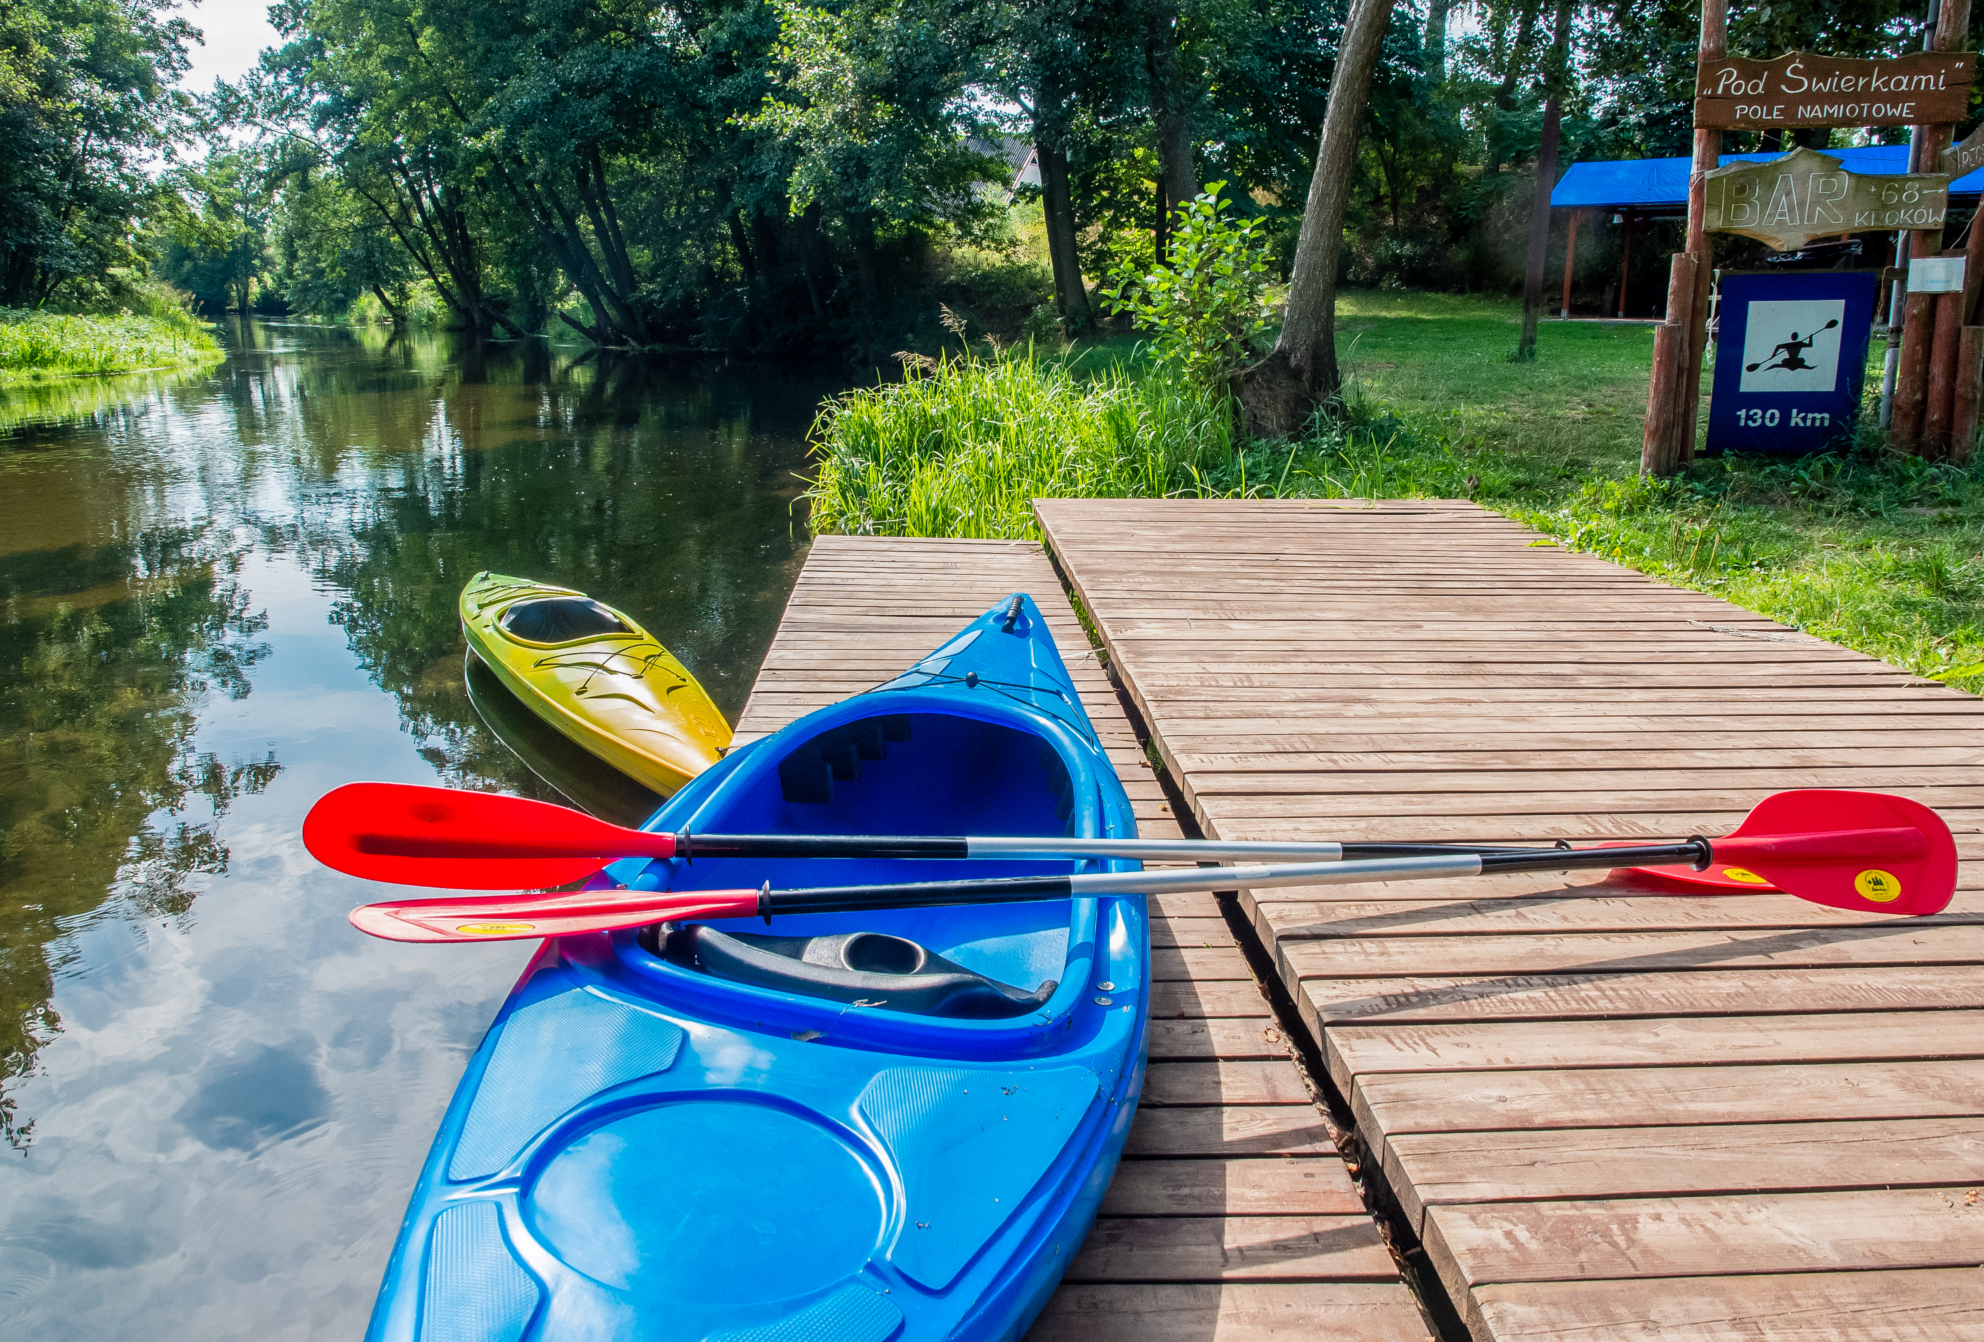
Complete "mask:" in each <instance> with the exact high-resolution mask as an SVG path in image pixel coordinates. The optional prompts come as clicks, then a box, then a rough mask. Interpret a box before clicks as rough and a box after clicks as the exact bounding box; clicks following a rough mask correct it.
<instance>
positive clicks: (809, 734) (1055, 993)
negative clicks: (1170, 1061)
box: [368, 596, 1150, 1342]
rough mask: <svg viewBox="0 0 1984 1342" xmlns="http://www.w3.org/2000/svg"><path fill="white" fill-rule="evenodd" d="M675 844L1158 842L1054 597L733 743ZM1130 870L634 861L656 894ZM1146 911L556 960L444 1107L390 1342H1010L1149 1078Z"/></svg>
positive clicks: (570, 949) (381, 1316)
mask: <svg viewBox="0 0 1984 1342" xmlns="http://www.w3.org/2000/svg"><path fill="white" fill-rule="evenodd" d="M648 828H651V829H666V830H673V831H680V830H685V829H686V830H689V831H691V832H692V833H693V832H694V831H698V830H700V831H703V832H705V833H780V832H782V833H792V834H981V835H1061V836H1083V837H1124V838H1128V837H1133V836H1134V835H1135V834H1136V822H1135V819H1134V818H1133V816H1132V815H1131V811H1130V803H1129V798H1128V797H1127V796H1126V795H1125V794H1124V791H1123V787H1122V784H1121V783H1120V782H1119V781H1118V780H1117V778H1116V774H1115V771H1114V770H1113V769H1112V768H1111V767H1110V764H1109V761H1108V760H1107V758H1105V756H1104V754H1103V752H1102V749H1101V746H1100V744H1099V742H1098V741H1097V739H1096V735H1095V729H1094V727H1093V726H1092V725H1091V724H1090V722H1089V720H1088V716H1087V714H1086V713H1085V712H1083V710H1082V707H1081V703H1080V701H1079V700H1078V699H1077V697H1076V695H1075V692H1074V690H1073V687H1072V685H1071V683H1070V680H1069V677H1068V672H1067V668H1066V666H1065V665H1064V664H1063V663H1062V660H1061V657H1060V654H1059V653H1058V652H1057V651H1056V649H1055V647H1054V642H1053V639H1052V638H1051V637H1050V635H1049V634H1048V632H1047V628H1046V624H1045V622H1044V621H1043V620H1042V619H1041V617H1040V612H1039V610H1038V609H1037V608H1036V607H1035V606H1034V605H1033V603H1032V601H1030V600H1028V599H1027V598H1025V597H1022V596H1015V597H1013V598H1012V599H1011V600H1010V601H1005V602H1001V603H1000V604H999V605H998V606H997V607H995V608H994V609H993V610H992V611H990V612H988V613H987V614H986V615H985V616H984V617H983V618H981V619H979V620H977V621H975V622H974V623H972V624H971V625H970V626H968V627H967V628H966V629H964V630H963V631H962V632H961V633H959V634H958V635H957V637H955V638H953V639H952V640H950V641H949V642H948V643H946V644H945V645H944V646H943V647H941V648H939V649H937V651H935V652H933V653H931V654H930V655H929V656H927V657H925V658H923V659H922V660H921V661H919V662H917V663H916V664H915V665H914V666H912V667H910V668H909V669H908V670H907V671H906V672H904V673H903V674H902V675H899V676H897V677H896V678H895V679H893V680H891V681H889V682H887V683H886V684H883V685H880V686H878V687H876V688H875V689H872V690H869V691H867V692H866V693H863V694H858V695H855V696H854V697H853V698H850V699H847V700H845V701H843V702H841V703H838V704H834V705H833V706H831V707H828V708H824V709H821V710H820V711H819V712H816V713H812V714H809V715H808V716H806V717H804V718H801V719H800V720H799V721H797V722H795V723H793V724H792V725H791V726H789V727H787V728H785V729H784V730H783V731H781V732H778V733H777V734H776V735H773V736H769V737H766V738H764V739H762V740H760V741H757V742H754V743H752V744H750V745H748V746H744V747H742V748H739V749H737V750H735V751H733V752H732V753H731V754H730V755H729V756H728V757H727V758H725V759H724V760H723V761H722V762H721V763H720V764H718V765H716V766H715V767H713V768H711V769H710V770H709V771H708V772H706V773H704V774H702V775H701V776H700V777H698V778H696V779H695V780H694V781H692V782H691V783H689V784H688V785H687V786H686V787H684V788H683V789H682V790H681V791H680V792H678V793H677V794H676V795H675V796H674V797H673V798H672V799H670V801H669V802H668V803H667V804H666V805H665V806H664V807H663V808H662V809H661V810H660V811H658V812H657V813H656V814H655V815H654V817H653V818H652V819H651V820H650V821H649V822H648ZM1116 869H1133V868H1132V867H1131V866H1130V864H1125V863H1114V864H1100V863H1093V862H1078V861H1071V860H1069V861H1006V862H988V861H969V860H958V861H915V862H909V861H886V860H870V859H810V860H809V859H774V860H754V859H722V858H698V859H696V860H695V861H694V862H693V863H684V862H682V861H681V860H679V859H675V860H668V861H653V862H651V861H647V860H644V859H630V860H628V861H625V862H621V863H617V864H615V866H614V867H613V868H611V869H610V873H609V874H608V875H607V876H606V877H604V878H602V879H603V881H604V882H605V883H608V884H614V883H617V884H625V885H627V886H630V887H632V888H636V889H670V890H696V889H729V888H756V887H758V886H761V885H762V884H764V883H765V882H767V881H769V882H770V883H771V885H772V886H773V887H774V888H789V887H795V886H809V887H810V886H822V885H844V884H862V883H874V882H893V881H910V880H945V879H951V878H959V877H982V876H994V875H997V876H1017V875H1029V874H1043V875H1044V874H1065V873H1069V872H1075V871H1097V870H1116ZM1149 946H1150V938H1149V930H1148V926H1147V924H1146V920H1145V912H1144V901H1143V897H1142V896H1140V895H1130V896H1103V897H1100V898H1078V899H1072V900H1061V901H1058V902H1051V903H1049V902H1041V903H1018V904H998V905H972V906H964V907H950V908H937V909H899V910H887V911H883V912H869V913H842V914H805V915H797V916H790V915H789V916H782V917H779V918H776V919H774V920H769V921H768V922H760V921H758V920H755V919H748V920H747V919H732V920H727V921H723V922H712V923H707V924H695V923H688V924H680V925H677V924H669V923H664V924H659V925H656V926H653V927H647V928H640V929H634V930H630V931H626V932H616V933H612V934H595V935H588V936H572V937H563V938H557V939H553V940H550V941H547V942H545V943H544V945H543V947H542V948H541V949H540V950H539V951H538V953H537V955H536V957H535V958H534V959H533V960H532V961H531V963H530V966H529V968H528V969H526V970H525V972H524V975H523V978H522V979H521V980H520V981H519V982H518V984H517V986H516V988H515V989H514V990H513V991H512V992H511V994H510V997H509V1000H508V1001H507V1002H506V1003H505V1004H504V1006H503V1009H502V1011H501V1012H500V1013H499V1014H498V1015H497V1018H496V1023H495V1024H494V1025H493V1026H492V1027H491V1028H490V1030H489V1034H488V1037H487V1038H486V1039H484V1040H483V1042H482V1046H481V1048H480V1049H478V1050H477V1052H476V1054H475V1057H474V1059H473V1060H472V1061H471V1062H470V1063H469V1066H468V1071H467V1074H466V1075H465V1076H464V1077H463V1078H462V1083H461V1088H460V1089H459V1090H458V1091H457V1092H456V1095H455V1098H454V1101H453V1103H452V1104H450V1105H449V1107H448V1112H447V1116H446V1117H445V1118H444V1119H443V1121H442V1124H441V1130H440V1133H439V1135H438V1136H437V1137H436V1138H435V1141H434V1148H433V1150H432V1152H431V1153H430V1154H429V1156H428V1159H427V1164H426V1167H425V1168H424V1169H423V1170H422V1171H421V1175H420V1181H419V1185H418V1187H417V1188H416V1189H415V1191H414V1195H413V1201H412V1206H411V1207H410V1208H409V1209H408V1211H407V1216H406V1221H405V1224H404V1225H403V1226H402V1227H401V1230H400V1236H399V1241H398V1243H397V1244H396V1246H395V1247H394V1250H393V1256H392V1260H391V1263H390V1264H389V1265H388V1267H387V1270H386V1279H385V1283H384V1285H383V1287H382V1288H381V1291H380V1295H379V1302H378V1305H377V1307H376V1308H375V1310H374V1312H373V1316H372V1325H371V1328H370V1330H369V1333H368V1338H370V1339H371V1340H372V1342H412V1340H413V1339H422V1340H423V1342H521V1340H522V1339H533V1340H535V1339H544V1340H547V1342H549V1340H552V1339H555V1340H556V1342H580V1340H581V1339H584V1340H585V1342H595V1340H599V1339H623V1338H624V1339H656V1340H657V1342H659V1340H660V1339H667V1340H668V1342H889V1340H890V1339H897V1338H899V1339H903V1342H910V1340H911V1339H916V1340H919V1342H922V1340H927V1342H940V1340H944V1339H957V1340H958V1342H978V1340H980V1339H983V1340H985V1342H1004V1340H1005V1339H1016V1338H1018V1337H1019V1336H1020V1335H1021V1334H1022V1333H1024V1332H1025V1331H1026V1329H1027V1327H1028V1325H1029V1324H1030V1323H1031V1322H1032V1321H1033V1318H1034V1316H1035V1315H1036V1314H1038V1313H1039V1311H1040V1309H1041V1307H1042V1306H1043V1305H1044V1304H1045V1303H1046V1302H1047V1298H1048V1295H1049V1294H1050V1293H1051V1292H1052V1291H1053V1289H1054V1287H1055V1285H1056V1283H1058V1282H1059V1281H1060V1279H1061V1274H1062V1273H1063V1271H1064V1270H1065V1269H1066V1268H1067V1265H1068V1262H1069V1260H1070V1259H1071V1258H1072V1257H1073V1255H1074V1253H1075V1251H1076V1250H1077V1249H1078V1248H1079V1247H1080V1245H1081V1242H1082V1238H1083V1236H1084V1235H1085V1234H1086V1233H1087V1231H1088V1228H1089V1224H1090V1222H1091V1221H1092V1220H1093V1219H1094V1217H1095V1212H1096V1207H1097V1206H1098V1205H1099V1204H1100V1202H1101V1200H1102V1195H1103V1192H1104V1190H1105V1189H1106V1188H1107V1187H1108V1184H1109V1180H1110V1177H1111V1175H1112V1174H1113V1173H1114V1171H1115V1168H1116V1164H1117V1161H1118V1158H1119V1157H1120V1156H1121V1155H1122V1151H1123V1143H1124V1140H1125V1138H1126V1137H1127V1136H1128V1134H1129V1128H1130V1121H1131V1118H1132V1116H1133V1114H1134V1113H1135V1110H1136V1106H1137V1097H1138V1093H1139V1091H1140V1090H1141V1088H1142V1085H1143V1072H1144V1055H1145V1051H1146V1045H1147V1043H1148V1036H1149V1017H1148V1011H1147V1006H1148V989H1149V980H1150V950H1149Z"/></svg>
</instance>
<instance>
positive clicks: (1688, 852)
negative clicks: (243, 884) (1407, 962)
mask: <svg viewBox="0 0 1984 1342" xmlns="http://www.w3.org/2000/svg"><path fill="white" fill-rule="evenodd" d="M1825 815H1830V816H1832V817H1833V818H1834V819H1836V820H1848V819H1851V820H1853V821H1856V822H1858V823H1857V824H1855V825H1854V826H1853V827H1851V828H1848V827H1844V826H1842V827H1839V828H1835V829H1831V830H1818V831H1804V830H1798V829H1794V828H1791V826H1792V825H1793V824H1796V823H1802V822H1805V821H1808V820H1810V819H1813V818H1819V817H1823V816H1825ZM1622 861H1624V862H1629V863H1631V864H1633V865H1635V866H1640V865H1645V866H1654V867H1658V866H1663V865H1671V864H1675V863H1684V862H1685V863H1688V864H1690V865H1700V866H1704V867H1707V866H1720V867H1725V868H1726V867H1727V866H1729V865H1732V864H1737V865H1740V866H1741V867H1743V868H1744V869H1746V870H1750V871H1754V872H1756V873H1757V874H1758V875H1760V876H1762V877H1763V878H1764V879H1765V880H1768V881H1771V882H1773V883H1775V884H1776V885H1778V886H1780V887H1782V888H1783V890H1784V891H1785V892H1786V893H1788V894H1792V895H1795V896H1797V897H1798V898H1800V899H1805V900H1810V901H1811V902H1813V903H1816V904H1824V905H1828V906H1830V907H1833V908H1841V909H1851V910H1854V911H1857V912H1863V913H1867V912H1873V913H1891V914H1908V915H1922V914H1931V913H1937V912H1939V911H1941V910H1942V909H1943V908H1944V907H1946V906H1947V905H1948V904H1949V901H1950V898H1951V896H1952V895H1953V894H1954V893H1955V890H1956V843H1955V841H1954V840H1953V839H1952V838H1951V837H1950V832H1949V828H1948V826H1946V825H1944V824H1943V822H1942V820H1941V818H1940V817H1938V816H1937V815H1936V813H1935V812H1934V811H1931V810H1930V809H1929V808H1928V807H1926V806H1923V805H1922V804H1921V803H1919V802H1913V801H1909V800H1908V799H1907V798H1904V797H1892V796H1887V795H1885V794H1882V793H1877V792H1827V791H1807V792H1787V793H1779V794H1777V795H1776V796H1774V797H1769V798H1766V799H1765V800H1764V801H1763V802H1762V803H1760V804H1759V805H1758V806H1757V808H1756V809H1755V810H1753V811H1751V812H1750V814H1749V816H1748V817H1747V818H1746V819H1745V820H1744V821H1743V824H1742V825H1741V826H1739V827H1738V829H1737V830H1736V832H1735V833H1734V834H1731V835H1729V836H1728V837H1726V838H1722V839H1715V840H1709V839H1688V840H1685V841H1683V842H1681V843H1667V844H1642V845H1633V846H1627V847H1616V846H1608V847H1602V848H1577V849H1530V850H1506V851H1501V852H1492V853H1479V852H1476V853H1466V852H1454V853H1430V854H1423V855H1420V856H1414V857H1400V858H1387V859H1364V860H1348V861H1335V862H1302V863H1286V864H1280V865H1262V866H1241V867H1214V868H1206V867H1189V868H1183V869H1174V870H1163V871H1134V872H1093V873H1079V874H1075V875H1066V876H1021V877H1013V878H1008V879H1004V880H961V881H922V882H910V883H905V884H892V885H869V886H839V887H826V888H822V889H813V890H782V891H773V890H772V889H771V887H770V885H769V884H767V885H766V886H765V887H764V888H763V889H760V890H756V891H752V890H701V891H687V892H682V893H671V892H647V891H628V890H603V891H594V890H582V891H577V892H574V893H570V894H561V895H486V896H480V897H469V898H457V899H412V900H395V901H391V902H388V903H381V904H373V905H368V906H366V907H365V908H361V909H357V910H355V911H354V912H353V913H352V915H351V921H352V923H353V924H354V925H355V926H357V927H358V928H360V929H361V930H363V931H366V932H369V933H371V934H372V935H374V936H380V937H387V938H389V939H392V940H396V941H491V940H504V939H509V938H517V937H543V936H561V935H568V934H571V933H576V932H597V931H610V930H612V929H614V928H622V927H636V926H640V925H642V924H645V923H651V922H659V921H663V920H668V919H683V918H735V917H748V916H751V915H754V914H755V915H760V916H762V917H764V918H765V919H766V920H767V921H769V920H770V918H771V916H772V915H773V914H775V913H825V912H852V911H856V910H862V909H878V908H908V907H929V906H934V905H946V904H977V903H992V902H1003V901H1009V900H1044V899H1066V898H1069V897H1070V896H1074V895H1098V894H1155V893H1160V892H1165V891H1183V890H1233V889H1264V888H1269V887H1274V886H1286V885H1338V884H1348V883H1352V882H1359V881H1400V880H1422V879H1428V878H1433V877H1454V876H1475V875H1483V874H1492V873H1496V872H1516V871H1548V870H1553V869H1554V870H1570V869H1578V868H1584V869H1589V868H1597V867H1611V866H1613V865H1615V864H1617V863H1619V862H1622Z"/></svg>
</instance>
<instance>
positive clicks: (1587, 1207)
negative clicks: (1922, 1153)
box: [1425, 1182, 1984, 1286]
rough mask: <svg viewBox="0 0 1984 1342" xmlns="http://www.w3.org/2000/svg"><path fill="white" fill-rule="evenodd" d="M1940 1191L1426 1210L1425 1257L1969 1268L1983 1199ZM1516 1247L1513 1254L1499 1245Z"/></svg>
mask: <svg viewBox="0 0 1984 1342" xmlns="http://www.w3.org/2000/svg"><path fill="white" fill-rule="evenodd" d="M1976 1192H1978V1185H1977V1183H1975V1182H1970V1183H1966V1184H1963V1185H1958V1186H1955V1187H1950V1188H1896V1189H1860V1190H1852V1191H1843V1192H1825V1193H1775V1192H1765V1193H1753V1194H1748V1195H1745V1196H1742V1197H1699V1198H1618V1199H1606V1200H1602V1201H1592V1202H1507V1203H1492V1204H1465V1205H1459V1206H1439V1207H1429V1208H1427V1211H1426V1217H1425V1224H1426V1234H1425V1244H1426V1253H1427V1256H1428V1258H1429V1259H1431V1260H1432V1261H1433V1263H1434V1266H1435V1268H1436V1270H1438V1271H1440V1274H1441V1276H1442V1278H1443V1279H1445V1278H1446V1277H1447V1276H1448V1274H1449V1273H1450V1272H1451V1273H1457V1274H1459V1276H1460V1277H1461V1278H1462V1279H1464V1280H1465V1282H1466V1283H1467V1284H1468V1285H1469V1286H1473V1285H1479V1284H1483V1283H1486V1282H1490V1281H1575V1280H1578V1279H1581V1278H1583V1279H1588V1278H1593V1277H1626V1276H1651V1277H1686V1276H1701V1275H1715V1274H1718V1273H1725V1272H1728V1271H1729V1270H1730V1268H1731V1267H1732V1266H1735V1265H1737V1264H1740V1265H1741V1266H1742V1268H1743V1269H1744V1270H1745V1271H1747V1272H1758V1273H1764V1272H1773V1273H1774V1272H1824V1271H1865V1270H1869V1269H1880V1268H1923V1267H1976V1266H1977V1265H1978V1264H1980V1263H1984V1197H1972V1194H1973V1193H1976ZM1517 1246H1519V1249H1520V1251H1519V1252H1513V1253H1512V1252H1509V1249H1510V1248H1512V1247H1517Z"/></svg>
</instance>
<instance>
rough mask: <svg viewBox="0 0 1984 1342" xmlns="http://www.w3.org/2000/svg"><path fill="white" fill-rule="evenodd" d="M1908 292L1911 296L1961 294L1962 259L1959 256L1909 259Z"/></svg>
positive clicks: (1914, 257) (1913, 257)
mask: <svg viewBox="0 0 1984 1342" xmlns="http://www.w3.org/2000/svg"><path fill="white" fill-rule="evenodd" d="M1908 292H1910V293H1911V294H1960V293H1962V292H1963V258H1962V257H1960V256H1912V257H1910V258H1909V259H1908Z"/></svg>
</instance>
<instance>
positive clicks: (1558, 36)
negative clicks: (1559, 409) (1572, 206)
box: [1516, 0, 1571, 362]
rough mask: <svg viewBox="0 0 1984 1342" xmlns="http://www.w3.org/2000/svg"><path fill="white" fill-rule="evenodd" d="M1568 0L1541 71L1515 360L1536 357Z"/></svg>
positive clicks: (1560, 3)
mask: <svg viewBox="0 0 1984 1342" xmlns="http://www.w3.org/2000/svg"><path fill="white" fill-rule="evenodd" d="M1570 47H1571V0H1557V19H1556V23H1555V24H1554V25H1553V27H1552V29H1551V38H1550V57H1549V61H1548V64H1547V66H1546V68H1545V72H1544V85H1543V88H1544V102H1543V139H1542V143H1541V144H1540V145H1539V146H1538V147H1537V151H1536V191H1535V193H1534V194H1533V196H1532V197H1531V201H1530V207H1529V256H1528V258H1527V264H1526V265H1525V267H1524V273H1523V286H1522V335H1521V337H1520V339H1519V340H1518V341H1517V343H1516V357H1517V358H1518V359H1519V360H1522V361H1524V362H1528V361H1530V360H1533V359H1535V358H1536V319H1537V313H1538V310H1539V309H1540V308H1541V307H1542V306H1543V262H1544V259H1545V257H1546V254H1547V253H1548V251H1549V247H1550V192H1551V189H1552V188H1553V187H1555V186H1556V184H1557V136H1558V132H1559V131H1560V129H1561V128H1562V119H1563V111H1564V83H1565V79H1566V75H1567V72H1568V69H1569V64H1570Z"/></svg>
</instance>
